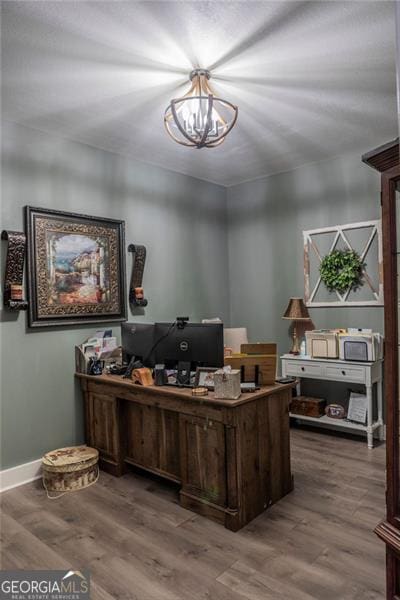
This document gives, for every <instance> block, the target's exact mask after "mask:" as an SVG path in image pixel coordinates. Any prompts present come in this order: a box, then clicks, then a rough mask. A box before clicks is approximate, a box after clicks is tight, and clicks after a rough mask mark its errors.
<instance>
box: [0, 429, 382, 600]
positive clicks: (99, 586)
mask: <svg viewBox="0 0 400 600" xmlns="http://www.w3.org/2000/svg"><path fill="white" fill-rule="evenodd" d="M291 435H292V463H293V472H294V476H295V490H294V491H293V492H292V493H291V494H289V495H288V496H286V497H285V498H284V499H283V500H281V501H280V502H278V503H277V504H276V505H274V506H273V507H271V508H270V509H269V510H268V511H267V512H265V513H263V514H262V515H260V516H259V517H257V519H255V520H254V521H252V522H251V523H250V524H249V525H247V526H246V527H245V528H243V529H242V530H240V531H239V532H238V533H232V532H230V531H228V530H226V529H224V528H223V527H221V526H220V525H217V524H216V523H213V522H211V521H209V520H207V519H205V518H204V517H201V516H198V515H195V514H194V513H192V512H189V511H187V510H185V509H184V508H181V507H180V506H179V505H178V503H177V495H176V490H175V489H173V488H171V487H170V486H169V485H167V484H164V483H161V482H159V481H155V480H150V479H149V478H148V477H142V476H140V475H137V474H128V475H126V476H124V477H123V478H121V479H116V478H114V477H112V476H110V475H107V474H106V473H103V472H102V473H101V476H100V480H99V482H98V483H97V484H96V485H94V486H92V487H90V488H88V489H87V490H83V491H80V492H77V493H73V494H69V495H65V496H63V497H62V498H60V499H58V500H48V499H47V498H46V495H45V493H44V491H43V489H42V487H41V484H40V482H35V483H32V484H27V485H25V486H21V487H19V488H16V489H14V490H10V491H8V492H5V493H3V494H2V496H1V506H2V526H1V545H2V568H3V569H24V568H26V569H28V568H29V569H66V568H75V569H83V568H87V569H89V570H90V572H91V586H92V594H91V598H92V600H111V599H120V600H200V599H201V600H269V599H271V600H292V599H293V600H307V599H308V600H310V599H315V598H316V599H318V600H330V599H332V600H350V599H351V600H375V599H383V598H384V568H385V558H384V544H383V543H381V542H380V541H379V540H378V538H377V537H376V536H375V535H374V533H373V532H372V530H373V528H374V527H375V525H376V524H377V523H378V521H379V520H380V519H381V518H382V517H383V516H384V494H385V483H384V479H385V466H384V465H385V449H384V446H380V447H377V448H375V449H374V450H372V451H371V450H368V449H367V447H366V443H365V442H364V441H361V440H352V439H348V438H344V437H336V436H333V435H329V434H327V433H325V432H324V433H322V432H321V433H320V432H316V431H309V430H301V429H293V430H292V433H291Z"/></svg>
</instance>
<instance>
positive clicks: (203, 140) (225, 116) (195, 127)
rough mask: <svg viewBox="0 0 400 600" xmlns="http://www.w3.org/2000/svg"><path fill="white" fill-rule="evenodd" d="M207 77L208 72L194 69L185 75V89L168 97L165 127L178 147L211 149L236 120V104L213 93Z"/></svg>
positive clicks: (220, 141)
mask: <svg viewBox="0 0 400 600" xmlns="http://www.w3.org/2000/svg"><path fill="white" fill-rule="evenodd" d="M210 78H211V73H210V71H207V70H206V69H194V70H193V71H192V72H191V73H190V76H189V79H190V81H191V82H192V85H191V87H190V89H189V91H188V92H187V93H186V94H185V95H184V96H182V97H181V98H174V99H173V100H171V103H170V104H169V106H168V107H167V109H166V111H165V115H164V125H165V129H166V130H167V132H168V134H169V135H170V136H171V137H172V139H173V140H174V141H175V142H177V143H178V144H181V145H182V146H188V147H189V148H215V146H219V145H220V144H222V142H223V141H224V140H225V138H226V136H227V135H228V133H229V132H230V131H231V129H232V128H233V126H234V125H235V123H236V120H237V116H238V107H237V106H235V105H234V104H232V103H231V102H228V100H223V99H222V98H218V97H217V96H216V95H215V93H214V91H213V90H212V89H211V87H210V84H209V83H208V80H209V79H210Z"/></svg>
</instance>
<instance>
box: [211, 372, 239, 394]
mask: <svg viewBox="0 0 400 600" xmlns="http://www.w3.org/2000/svg"><path fill="white" fill-rule="evenodd" d="M214 397H215V398H221V399H224V398H225V399H226V400H237V399H238V398H239V397H240V370H239V369H231V370H230V371H226V370H225V369H219V370H218V371H215V373H214Z"/></svg>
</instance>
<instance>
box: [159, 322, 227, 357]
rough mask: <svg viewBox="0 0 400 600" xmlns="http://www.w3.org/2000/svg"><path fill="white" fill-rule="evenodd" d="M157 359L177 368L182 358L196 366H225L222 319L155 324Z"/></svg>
mask: <svg viewBox="0 0 400 600" xmlns="http://www.w3.org/2000/svg"><path fill="white" fill-rule="evenodd" d="M154 344H155V350H154V353H155V361H156V363H164V364H165V365H166V367H170V368H174V367H176V365H177V363H178V362H180V361H184V362H190V363H191V365H192V368H195V367H223V366H224V335H223V325H222V323H186V324H185V325H184V327H183V328H179V327H178V325H177V324H172V323H156V324H155V325H154Z"/></svg>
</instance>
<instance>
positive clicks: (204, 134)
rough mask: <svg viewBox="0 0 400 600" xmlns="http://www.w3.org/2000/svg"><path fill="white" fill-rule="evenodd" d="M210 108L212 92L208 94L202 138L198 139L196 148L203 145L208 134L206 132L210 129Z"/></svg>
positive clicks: (211, 107)
mask: <svg viewBox="0 0 400 600" xmlns="http://www.w3.org/2000/svg"><path fill="white" fill-rule="evenodd" d="M212 109H213V97H212V94H209V95H208V111H207V120H206V126H205V127H204V133H203V135H202V138H201V140H200V142H199V143H198V146H197V147H198V148H201V146H202V145H204V143H205V141H206V139H207V136H208V132H209V131H210V125H211V116H212Z"/></svg>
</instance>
